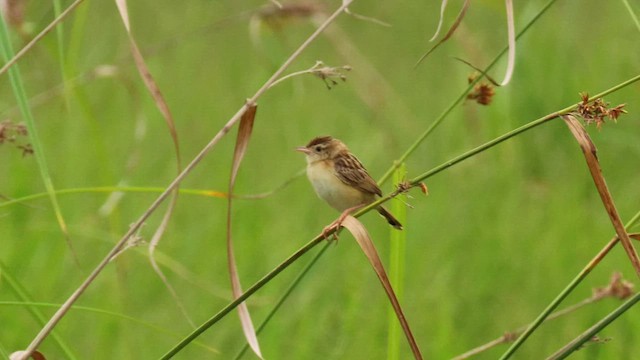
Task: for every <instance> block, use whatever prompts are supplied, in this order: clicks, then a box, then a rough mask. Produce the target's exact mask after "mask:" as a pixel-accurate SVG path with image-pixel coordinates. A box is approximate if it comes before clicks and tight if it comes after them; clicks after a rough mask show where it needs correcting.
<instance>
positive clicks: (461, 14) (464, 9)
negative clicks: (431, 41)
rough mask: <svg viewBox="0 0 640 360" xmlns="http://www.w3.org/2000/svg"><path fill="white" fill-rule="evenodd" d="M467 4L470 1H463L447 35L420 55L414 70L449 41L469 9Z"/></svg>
mask: <svg viewBox="0 0 640 360" xmlns="http://www.w3.org/2000/svg"><path fill="white" fill-rule="evenodd" d="M469 2H470V0H465V1H464V4H462V9H460V12H459V13H458V16H457V17H456V20H455V21H454V22H453V24H452V25H451V27H450V28H449V31H447V33H446V34H445V35H444V37H443V38H442V39H440V41H438V42H437V43H436V44H435V45H433V47H431V49H429V50H428V51H427V52H426V53H425V54H424V55H422V56H421V57H420V59H418V61H417V62H416V64H415V65H414V66H413V67H414V68H416V67H418V65H420V63H421V62H422V61H423V60H424V59H426V58H427V56H429V54H431V53H432V52H433V51H434V50H435V49H437V48H438V47H439V46H440V45H442V44H443V43H444V42H445V41H447V40H449V38H450V37H451V36H452V35H453V33H454V32H456V29H457V28H458V26H459V25H460V23H461V22H462V19H464V15H465V14H466V13H467V9H468V8H469Z"/></svg>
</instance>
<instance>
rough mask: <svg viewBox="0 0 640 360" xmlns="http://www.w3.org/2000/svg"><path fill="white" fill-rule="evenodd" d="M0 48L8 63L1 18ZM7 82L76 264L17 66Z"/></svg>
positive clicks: (6, 34) (6, 37)
mask: <svg viewBox="0 0 640 360" xmlns="http://www.w3.org/2000/svg"><path fill="white" fill-rule="evenodd" d="M0 48H1V49H0V50H2V57H3V59H4V61H8V59H10V58H11V57H12V56H13V48H12V46H11V40H10V39H9V30H8V29H7V25H6V23H5V21H4V18H3V17H2V16H0ZM9 80H10V82H11V88H12V90H13V94H14V96H15V98H16V101H17V103H18V106H19V108H20V112H21V114H22V117H23V119H24V121H25V123H26V125H27V131H28V133H29V138H30V141H31V146H32V147H33V153H34V155H35V157H36V162H37V163H38V169H39V170H40V176H41V177H42V181H43V182H44V186H45V189H46V190H47V193H48V194H49V200H50V201H51V205H52V206H53V210H54V212H55V215H56V220H57V221H58V226H59V227H60V230H61V231H62V234H63V235H64V238H65V241H66V242H67V246H68V247H69V249H70V250H71V253H72V255H73V257H74V260H75V261H76V263H78V258H77V257H76V254H75V252H74V250H73V246H72V244H71V239H70V238H69V232H68V230H67V224H66V222H65V220H64V217H63V216H62V210H61V209H60V205H59V204H58V198H57V197H56V193H55V187H54V186H53V181H52V180H51V176H50V174H49V168H48V167H47V161H46V159H45V156H44V148H43V145H42V143H41V142H40V138H39V136H38V131H37V129H36V124H35V119H34V118H33V114H32V113H31V108H30V107H29V102H28V100H27V99H28V97H27V93H26V91H25V89H24V84H23V82H22V78H21V76H20V68H19V67H18V66H17V65H15V66H14V67H12V68H11V69H9Z"/></svg>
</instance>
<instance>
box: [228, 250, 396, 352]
mask: <svg viewBox="0 0 640 360" xmlns="http://www.w3.org/2000/svg"><path fill="white" fill-rule="evenodd" d="M330 245H331V243H330V242H327V243H326V244H325V245H324V246H323V247H322V249H320V251H318V253H317V254H316V255H315V256H314V257H313V259H311V261H309V263H308V264H307V265H306V266H305V267H304V269H302V271H301V272H300V274H298V276H296V278H295V279H294V280H293V281H292V282H291V284H290V285H289V287H287V289H286V290H285V291H284V293H282V295H281V296H280V299H278V301H277V302H276V304H275V305H274V306H273V308H272V309H271V311H269V313H268V314H267V316H266V317H265V319H264V320H263V321H262V323H260V325H259V326H258V328H257V330H256V334H260V333H261V332H262V330H264V328H265V327H266V326H267V324H268V323H269V321H270V320H271V319H272V318H273V316H274V315H275V314H276V312H277V311H278V309H280V307H281V306H282V304H284V302H285V301H286V300H287V299H288V298H289V295H291V293H292V292H293V290H294V289H295V288H296V287H298V284H300V282H301V281H302V279H304V277H305V276H306V275H307V273H308V272H309V270H311V268H313V266H314V265H315V264H316V262H318V260H319V259H320V257H321V256H322V255H323V254H324V252H325V251H326V250H327V249H328V248H329V246H330ZM394 320H395V318H394ZM247 350H249V344H246V343H245V344H244V346H243V347H242V349H241V350H240V352H238V354H237V355H236V356H235V357H234V359H235V360H239V359H240V358H242V356H243V355H244V354H245V353H246V352H247Z"/></svg>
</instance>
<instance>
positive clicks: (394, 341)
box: [387, 164, 407, 360]
mask: <svg viewBox="0 0 640 360" xmlns="http://www.w3.org/2000/svg"><path fill="white" fill-rule="evenodd" d="M406 175H407V168H406V166H405V164H402V165H400V167H398V169H397V170H396V171H395V172H394V176H393V183H394V184H399V183H401V182H402V181H404V180H405V177H406ZM405 199H406V195H404V194H400V195H398V200H400V201H394V202H392V204H391V212H392V213H393V214H394V215H395V217H396V219H398V221H399V222H400V223H401V224H405V225H406V224H407V207H406V206H405V204H404V200H405ZM406 229H407V226H405V231H396V230H390V231H389V233H390V238H391V245H390V249H389V278H390V280H391V285H392V286H393V288H394V289H395V291H396V296H397V297H398V301H402V295H403V293H404V267H405V260H404V259H405V252H406V241H407V230H406ZM387 322H388V323H389V330H388V331H389V338H388V340H387V359H389V360H398V359H401V357H400V328H399V327H398V321H396V314H395V311H394V309H393V308H390V309H389V315H388V317H387Z"/></svg>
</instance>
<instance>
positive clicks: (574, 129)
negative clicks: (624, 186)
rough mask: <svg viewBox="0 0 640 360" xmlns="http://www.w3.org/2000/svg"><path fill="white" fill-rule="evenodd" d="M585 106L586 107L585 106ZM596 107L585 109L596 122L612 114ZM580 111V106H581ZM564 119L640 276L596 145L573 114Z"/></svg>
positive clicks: (637, 263) (636, 256)
mask: <svg viewBox="0 0 640 360" xmlns="http://www.w3.org/2000/svg"><path fill="white" fill-rule="evenodd" d="M599 101H601V100H599ZM593 103H594V104H599V102H598V100H596V101H594V102H593ZM583 108H585V106H583ZM587 108H588V107H587ZM594 109H595V110H596V111H597V113H594V112H591V113H590V112H588V111H583V113H584V115H585V116H593V118H594V120H593V121H596V123H598V121H601V122H604V120H603V117H604V116H603V115H602V114H609V115H608V116H612V115H611V113H612V112H611V110H609V111H604V110H603V109H602V108H601V107H599V106H596V107H595V108H594ZM614 109H615V110H613V113H614V114H616V115H613V116H614V117H613V118H617V116H618V115H619V114H620V113H621V110H622V107H616V108H614ZM579 111H580V107H579ZM581 116H582V114H581ZM562 119H563V120H564V121H565V123H566V124H567V126H568V127H569V130H570V131H571V133H572V134H573V136H574V137H575V138H576V141H578V144H580V148H581V149H582V153H583V154H584V157H585V160H586V161H587V166H588V167H589V172H590V173H591V177H592V178H593V181H594V183H595V185H596V189H598V194H600V198H601V199H602V203H603V204H604V207H605V209H606V210H607V214H608V215H609V219H610V220H611V223H612V224H613V227H614V229H615V231H616V234H617V235H618V238H620V243H622V247H623V248H624V250H625V252H626V253H627V256H628V257H629V260H630V261H631V264H632V265H633V268H634V269H635V270H636V274H637V275H638V277H640V259H639V258H638V253H637V252H636V250H635V248H634V247H633V244H631V240H630V238H629V234H628V233H627V231H626V230H625V228H624V225H623V223H622V220H620V215H619V214H618V210H617V209H616V206H615V204H614V203H613V197H612V196H611V193H610V192H609V189H608V187H607V183H606V181H605V179H604V176H603V175H602V169H601V168H600V162H599V161H598V157H597V155H596V147H595V145H594V144H593V142H592V141H591V138H590V137H589V134H588V133H587V131H586V130H585V129H584V127H583V126H582V124H580V122H579V121H578V119H577V118H576V117H575V116H574V115H573V114H566V115H563V116H562ZM585 119H586V117H585ZM595 119H600V120H595Z"/></svg>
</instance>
